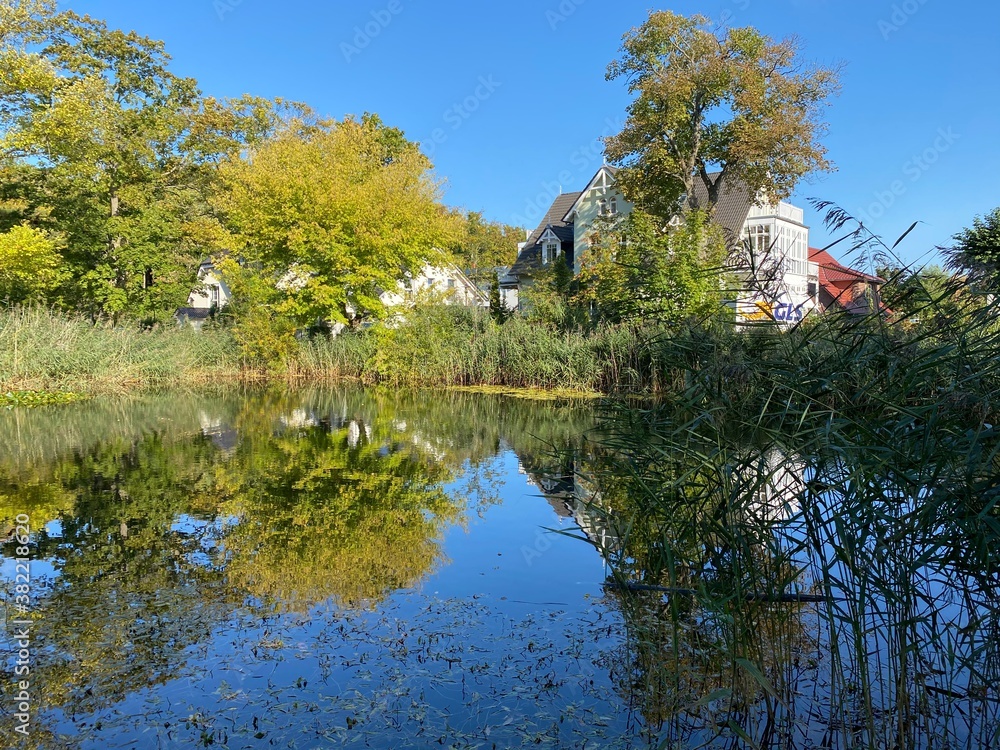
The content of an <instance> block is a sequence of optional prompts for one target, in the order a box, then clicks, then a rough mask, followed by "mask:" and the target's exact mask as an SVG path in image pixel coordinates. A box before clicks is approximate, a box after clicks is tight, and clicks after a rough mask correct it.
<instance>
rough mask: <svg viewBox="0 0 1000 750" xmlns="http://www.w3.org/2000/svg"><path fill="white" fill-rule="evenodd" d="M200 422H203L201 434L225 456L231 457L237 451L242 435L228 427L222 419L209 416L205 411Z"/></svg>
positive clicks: (200, 416)
mask: <svg viewBox="0 0 1000 750" xmlns="http://www.w3.org/2000/svg"><path fill="white" fill-rule="evenodd" d="M198 420H199V421H200V422H201V434H202V435H204V436H205V437H207V438H208V439H209V440H211V441H212V445H214V446H215V447H216V448H218V449H219V450H220V451H222V453H223V454H225V455H229V454H230V453H232V452H233V451H234V450H236V446H237V445H239V442H240V435H239V433H238V432H236V430H234V429H233V428H232V427H229V426H228V425H226V423H225V422H224V421H223V420H222V418H221V417H213V416H209V415H208V413H207V412H204V411H203V412H201V413H199V415H198Z"/></svg>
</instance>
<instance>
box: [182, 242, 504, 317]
mask: <svg viewBox="0 0 1000 750" xmlns="http://www.w3.org/2000/svg"><path fill="white" fill-rule="evenodd" d="M307 281H308V278H307V277H306V276H304V275H303V274H302V273H301V272H299V271H297V270H296V269H295V268H294V267H293V268H291V269H289V270H288V272H287V273H286V274H285V275H284V276H283V277H282V278H281V279H279V281H278V282H277V284H276V286H277V288H278V289H282V290H285V291H288V290H294V289H297V288H301V287H303V286H305V284H306V283H307ZM379 298H380V299H381V300H382V303H383V304H384V305H386V306H387V307H404V306H406V305H408V304H412V303H413V302H414V301H416V300H417V299H419V298H424V299H430V298H434V299H437V300H439V301H441V302H442V303H444V304H446V305H463V306H466V307H489V305H490V301H489V295H487V294H484V293H483V292H482V291H480V290H479V289H478V288H477V287H476V285H475V284H474V283H473V282H472V281H471V280H470V279H469V277H468V276H466V275H465V274H464V273H462V271H461V270H460V269H459V268H458V267H456V266H454V265H451V264H446V265H441V266H431V265H426V266H424V268H423V269H422V270H421V272H420V273H419V274H417V275H416V276H410V277H408V278H406V279H405V280H404V281H400V282H399V286H398V288H397V289H395V290H393V291H386V292H382V293H381V295H380V296H379ZM231 300H232V292H231V291H230V289H229V287H228V286H227V285H226V282H225V280H224V279H222V277H221V275H220V274H219V273H218V272H217V270H216V268H215V265H214V264H213V263H212V261H211V260H206V261H205V262H204V263H202V264H201V268H199V269H198V287H197V288H196V289H195V290H194V291H192V292H191V296H190V297H188V306H187V307H182V308H181V309H180V310H178V311H177V313H176V314H175V316H176V317H177V319H178V320H180V321H182V322H187V323H190V324H191V325H192V326H194V327H195V328H197V329H199V330H200V329H201V327H202V326H203V325H204V324H205V321H206V320H208V319H209V318H210V317H211V316H212V314H213V313H214V312H216V311H218V310H221V309H222V308H224V307H226V305H228V304H229V303H230V301H231ZM335 330H337V331H338V332H339V331H340V330H343V326H337V327H335Z"/></svg>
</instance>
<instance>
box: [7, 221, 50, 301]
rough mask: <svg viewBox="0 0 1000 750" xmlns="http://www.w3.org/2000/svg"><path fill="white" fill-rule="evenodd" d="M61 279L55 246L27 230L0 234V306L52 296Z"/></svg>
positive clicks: (31, 230)
mask: <svg viewBox="0 0 1000 750" xmlns="http://www.w3.org/2000/svg"><path fill="white" fill-rule="evenodd" d="M61 278H62V257H61V256H60V255H59V251H58V250H57V249H56V243H55V242H54V241H53V240H52V239H51V238H50V237H49V236H48V235H47V234H46V233H45V232H41V231H39V230H37V229H32V228H31V227H28V226H19V227H14V228H13V229H11V230H10V231H9V232H4V233H3V234H0V302H8V303H16V302H33V301H38V300H40V299H43V298H44V297H45V296H46V295H48V294H49V293H50V292H52V290H53V289H55V287H56V286H57V285H58V284H59V281H60V280H61Z"/></svg>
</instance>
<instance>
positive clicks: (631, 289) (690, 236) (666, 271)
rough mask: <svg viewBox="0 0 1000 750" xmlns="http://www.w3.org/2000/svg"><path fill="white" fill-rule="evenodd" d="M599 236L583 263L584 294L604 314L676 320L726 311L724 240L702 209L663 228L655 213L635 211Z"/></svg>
mask: <svg viewBox="0 0 1000 750" xmlns="http://www.w3.org/2000/svg"><path fill="white" fill-rule="evenodd" d="M595 240H596V241H595V242H594V243H593V244H592V246H591V249H590V252H589V253H588V255H587V256H585V258H584V260H583V263H582V265H583V270H582V272H581V286H582V288H583V291H582V293H581V297H582V298H583V299H584V300H586V301H588V302H591V303H593V305H594V307H595V309H596V311H597V314H598V316H599V318H600V319H601V320H604V321H607V322H610V323H620V322H622V321H644V322H646V323H663V324H667V325H673V326H676V325H678V324H679V323H681V322H682V321H684V320H686V319H689V318H697V319H708V318H715V317H718V316H719V315H720V313H721V312H722V307H723V302H724V300H723V290H724V288H725V285H724V283H723V277H724V274H723V267H724V264H725V260H726V255H727V252H726V243H725V238H724V237H723V236H722V233H721V230H719V228H718V227H717V226H715V225H713V224H711V223H710V222H709V221H708V219H707V214H705V213H704V212H701V211H694V212H691V213H688V214H687V215H686V216H685V217H684V221H683V223H682V224H681V225H680V226H676V227H668V228H667V230H666V231H662V230H661V229H659V223H658V221H657V220H656V219H654V218H653V217H652V216H650V215H648V214H646V213H644V212H642V211H638V210H637V211H633V212H632V213H630V214H629V215H628V217H626V218H625V219H624V220H623V221H622V222H620V223H619V224H618V225H612V226H608V227H606V228H605V229H604V230H603V231H600V232H599V234H598V236H597V237H596V238H595Z"/></svg>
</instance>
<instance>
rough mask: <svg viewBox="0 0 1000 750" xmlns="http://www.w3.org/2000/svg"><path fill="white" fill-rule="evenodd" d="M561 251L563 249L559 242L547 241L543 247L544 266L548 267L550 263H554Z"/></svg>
mask: <svg viewBox="0 0 1000 750" xmlns="http://www.w3.org/2000/svg"><path fill="white" fill-rule="evenodd" d="M561 250H562V247H561V246H560V244H559V243H558V242H556V241H555V240H546V241H545V244H543V245H542V265H545V266H547V265H548V264H549V263H554V262H555V259H556V258H558V257H559V253H560V251H561Z"/></svg>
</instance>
